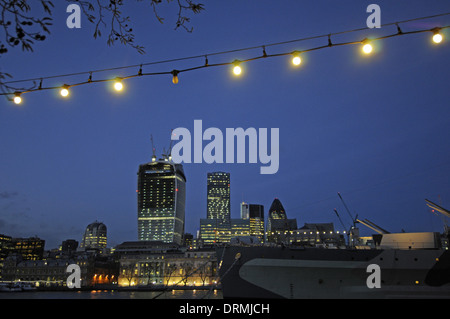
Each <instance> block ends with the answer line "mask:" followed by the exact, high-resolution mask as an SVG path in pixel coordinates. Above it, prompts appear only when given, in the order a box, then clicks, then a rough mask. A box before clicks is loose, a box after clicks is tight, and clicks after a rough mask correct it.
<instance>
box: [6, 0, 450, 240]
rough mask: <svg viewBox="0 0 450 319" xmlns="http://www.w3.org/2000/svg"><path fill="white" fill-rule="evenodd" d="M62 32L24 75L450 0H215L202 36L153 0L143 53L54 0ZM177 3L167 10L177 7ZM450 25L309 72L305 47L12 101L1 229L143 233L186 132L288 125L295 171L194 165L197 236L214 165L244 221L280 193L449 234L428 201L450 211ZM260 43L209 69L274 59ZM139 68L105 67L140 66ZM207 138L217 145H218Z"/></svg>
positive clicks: (391, 15) (30, 60)
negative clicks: (252, 207) (154, 174)
mask: <svg viewBox="0 0 450 319" xmlns="http://www.w3.org/2000/svg"><path fill="white" fill-rule="evenodd" d="M54 2H55V3H56V7H55V8H54V21H53V26H52V28H51V31H52V33H51V35H50V36H49V37H48V39H47V40H45V41H43V42H39V43H36V45H35V47H34V52H33V53H28V52H22V51H21V50H20V49H16V50H10V52H9V53H8V54H6V55H3V56H2V57H1V58H0V59H1V60H0V67H1V71H2V72H8V73H11V74H12V75H13V76H14V80H19V79H28V78H39V77H45V76H51V75H59V74H67V73H73V72H80V71H86V74H85V75H82V76H78V77H68V78H63V79H54V80H48V82H46V83H44V84H46V85H51V84H55V85H62V84H64V83H65V82H69V83H71V82H78V81H84V80H86V79H87V76H88V72H89V71H91V70H98V69H104V68H113V67H120V66H127V65H139V64H141V63H149V62H155V61H162V60H169V59H177V58H183V57H189V56H197V55H205V54H208V53H214V52H220V51H227V50H234V49H240V48H246V47H253V46H259V47H261V46H262V45H265V44H270V43H276V42H282V41H289V40H293V39H300V38H304V37H310V36H316V35H323V34H329V33H334V32H340V31H346V30H352V29H357V28H364V27H366V18H367V17H368V15H369V13H366V8H367V6H368V5H369V4H370V3H377V4H378V5H380V7H381V20H382V21H381V22H382V23H383V24H384V23H390V22H396V21H401V20H407V19H412V18H418V17H423V16H429V15H435V14H440V13H446V12H450V3H449V2H448V1H441V0H428V1H411V0H408V1H406V0H405V1H403V0H402V1H376V2H374V1H339V2H337V1H322V0H321V1H284V0H283V1H265V0H263V1H238V0H232V1H205V9H206V10H205V11H203V12H202V13H200V14H198V15H195V16H192V20H191V23H190V24H189V26H193V27H194V31H193V32H192V33H188V32H186V31H184V30H183V29H178V30H174V25H175V18H176V11H175V10H174V9H175V6H174V4H173V5H171V6H167V5H165V4H163V5H162V9H163V10H162V11H161V13H160V14H161V15H162V16H163V17H165V22H164V24H160V23H159V22H158V21H157V20H156V19H155V17H154V15H153V12H152V11H151V8H150V7H149V6H148V5H145V1H144V2H139V3H135V4H132V5H131V3H134V1H130V6H128V7H127V8H128V9H129V10H130V11H129V12H128V11H127V12H126V13H125V14H128V15H130V18H131V20H132V23H131V24H132V26H133V29H134V33H135V35H136V43H138V44H139V45H142V46H144V47H145V50H146V53H145V54H144V55H141V54H139V53H138V52H136V50H134V49H132V48H131V47H128V46H123V45H121V44H116V45H114V46H108V45H107V44H106V34H107V30H106V29H104V30H103V34H104V35H103V36H102V37H100V38H98V39H94V38H93V37H92V34H93V32H94V29H93V26H92V25H91V24H90V23H89V22H88V21H87V19H86V18H84V17H83V19H82V27H81V29H68V28H67V26H66V18H67V16H68V14H67V13H66V7H67V3H66V2H65V1H54ZM164 8H165V9H164ZM444 25H450V16H444V17H439V18H434V19H428V20H423V21H416V22H410V23H407V24H404V25H401V27H402V29H403V30H404V31H408V30H414V29H421V28H433V27H436V26H444ZM449 30H450V29H446V38H445V40H444V41H443V43H441V44H440V45H434V44H433V43H431V41H430V38H431V36H432V33H419V34H416V35H407V36H402V37H394V38H390V39H386V40H383V41H379V42H377V43H375V46H376V49H375V52H374V53H373V54H371V55H370V56H363V55H362V54H361V53H360V46H359V45H351V46H341V47H332V48H327V49H325V50H318V51H315V52H310V53H307V54H305V55H304V56H303V63H302V65H301V66H300V67H298V68H293V67H292V65H291V62H290V57H287V56H286V57H275V58H269V59H260V60H256V61H252V62H248V63H246V64H245V65H243V68H244V72H243V75H242V76H240V77H239V78H237V77H234V76H232V74H231V71H230V69H231V68H230V67H229V66H221V67H214V68H206V69H201V70H196V71H192V72H186V73H182V74H180V75H179V83H178V84H177V85H174V84H173V83H172V78H171V76H170V75H164V76H148V77H140V78H134V79H130V80H129V81H126V82H125V86H126V87H125V92H123V93H122V94H115V93H114V92H111V90H110V89H109V88H108V85H109V84H107V83H103V84H102V83H98V84H90V85H84V86H79V87H75V88H73V89H72V90H71V96H70V98H69V99H62V98H61V97H60V96H59V93H58V91H42V92H34V93H29V94H25V95H24V96H23V98H24V102H23V103H22V104H21V105H20V106H19V107H18V106H16V105H15V104H13V103H11V102H9V101H7V100H6V99H5V98H4V97H3V98H1V101H2V102H1V103H0V154H1V156H0V233H3V234H6V235H10V236H13V237H20V236H23V237H30V236H35V235H36V236H38V237H41V238H43V239H45V240H46V248H47V249H51V248H56V247H57V246H58V245H60V244H61V242H62V241H63V240H65V239H69V238H71V239H76V240H78V241H80V242H81V238H82V235H83V233H84V230H85V228H86V226H87V225H88V224H90V223H91V222H93V221H95V220H98V221H101V222H103V223H105V224H106V226H107V228H108V244H109V246H113V245H116V244H119V243H121V242H123V241H130V240H137V196H136V186H137V175H136V173H137V171H138V167H139V165H140V164H143V163H145V162H148V161H150V160H151V155H152V144H151V141H150V136H151V135H153V140H154V143H155V147H156V153H157V155H160V154H161V153H162V151H163V148H166V149H167V148H168V147H169V144H170V132H171V129H175V128H178V127H185V128H187V129H189V130H190V131H191V133H193V129H194V120H202V123H203V129H204V130H205V129H206V128H209V127H216V128H219V129H220V130H222V131H223V132H225V129H226V128H238V127H242V128H244V129H246V128H249V127H254V128H256V129H258V128H269V129H270V128H279V132H280V160H279V161H280V162H279V170H278V172H277V173H276V174H273V175H261V174H260V166H261V163H257V164H206V163H202V164H194V163H192V164H185V165H184V170H185V173H186V177H187V184H186V188H187V191H186V196H187V201H186V232H190V233H192V234H196V232H197V230H198V228H199V223H200V218H206V174H207V173H208V172H213V171H226V172H229V173H230V174H231V216H232V218H238V217H239V213H240V207H239V204H240V202H242V201H245V202H248V203H254V204H262V205H264V207H265V214H266V216H267V212H268V209H269V207H270V204H271V203H272V201H273V199H274V198H275V197H277V198H279V199H280V201H281V202H282V204H283V206H284V208H285V209H286V213H287V216H288V218H296V219H297V222H298V225H299V226H303V224H304V223H314V222H333V223H334V224H335V228H336V229H337V230H344V229H343V227H342V226H341V224H340V222H339V220H338V219H337V217H336V215H335V213H334V211H333V209H334V208H336V209H337V210H338V212H339V213H340V214H341V217H342V219H343V220H344V222H345V223H346V227H349V225H350V218H349V217H348V214H347V212H346V210H345V207H344V205H343V203H342V202H341V201H340V199H339V197H338V195H337V193H338V192H340V193H341V194H342V197H343V198H344V200H345V203H346V204H347V206H348V207H349V209H350V210H351V213H352V214H353V215H355V214H358V217H359V218H360V219H364V218H367V219H369V220H371V221H373V222H375V223H376V224H378V225H380V226H381V227H383V228H385V229H387V230H389V231H391V232H399V231H402V229H403V230H405V231H440V232H441V231H442V230H443V222H442V220H441V217H440V216H436V215H434V214H432V213H431V212H430V209H429V208H428V207H427V206H426V204H425V198H427V199H429V200H431V201H434V202H436V203H440V204H441V205H442V206H443V207H446V208H447V209H448V208H449V207H450V178H449V177H450V147H449V141H450V108H449V106H450V105H449V101H450V90H449V74H450V73H449V71H450V63H449V58H450V31H449ZM395 32H396V27H395V26H386V27H382V28H380V29H373V30H366V31H363V32H358V33H353V34H347V35H345V36H342V37H340V36H336V37H332V40H333V41H335V42H340V41H341V40H342V41H344V40H349V39H352V40H361V39H363V38H364V37H369V36H379V35H387V34H392V33H395ZM326 41H327V39H326V38H322V39H320V40H314V41H304V42H298V43H289V44H285V45H281V46H273V47H267V48H266V51H267V53H268V54H273V53H280V52H290V51H294V50H301V49H305V48H310V47H314V46H317V45H323V44H326ZM261 53H262V50H261V49H260V48H258V49H255V50H250V51H242V52H235V53H230V54H226V55H220V56H210V57H209V58H208V59H209V63H211V64H212V63H221V62H231V61H233V60H235V59H241V60H243V59H246V58H250V57H255V56H260V55H261ZM203 63H204V59H203V58H199V59H197V60H188V61H180V62H176V63H167V64H158V65H154V66H146V67H144V72H158V71H170V70H172V69H183V68H188V67H192V66H198V65H202V64H203ZM137 71H138V68H136V69H135V70H134V69H127V70H122V71H117V72H110V73H107V72H105V73H104V74H99V75H96V76H98V77H110V78H113V77H115V76H123V75H127V74H130V73H137ZM204 145H206V142H205V143H204ZM360 227H361V231H362V234H363V235H369V234H372V233H373V232H372V231H371V230H369V229H367V228H365V226H363V225H361V226H360Z"/></svg>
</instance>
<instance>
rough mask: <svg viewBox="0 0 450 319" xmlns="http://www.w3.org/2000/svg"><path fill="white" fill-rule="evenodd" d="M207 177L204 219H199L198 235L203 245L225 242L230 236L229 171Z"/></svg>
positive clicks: (210, 174)
mask: <svg viewBox="0 0 450 319" xmlns="http://www.w3.org/2000/svg"><path fill="white" fill-rule="evenodd" d="M207 177H208V179H207V194H206V196H207V201H206V219H200V237H201V239H202V241H203V243H204V244H205V245H212V244H217V243H226V242H229V241H230V236H231V218H230V216H231V214H230V173H224V172H214V173H208V175H207Z"/></svg>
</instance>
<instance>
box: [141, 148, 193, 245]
mask: <svg viewBox="0 0 450 319" xmlns="http://www.w3.org/2000/svg"><path fill="white" fill-rule="evenodd" d="M137 174H138V187H137V200H138V239H139V240H150V241H162V242H165V243H177V244H181V242H182V238H183V233H184V221H185V216H184V214H185V200H186V177H185V175H184V171H183V166H182V165H181V164H175V163H173V162H172V161H171V159H170V157H164V158H163V159H160V160H156V157H155V156H153V158H152V161H151V162H149V163H146V164H142V165H140V166H139V171H138V173H137Z"/></svg>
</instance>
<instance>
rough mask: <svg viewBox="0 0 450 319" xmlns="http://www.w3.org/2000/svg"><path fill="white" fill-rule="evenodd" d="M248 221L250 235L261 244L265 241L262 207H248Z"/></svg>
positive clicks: (250, 205) (254, 205) (253, 205)
mask: <svg viewBox="0 0 450 319" xmlns="http://www.w3.org/2000/svg"><path fill="white" fill-rule="evenodd" d="M248 211H249V212H248V215H249V219H250V235H251V236H255V237H258V239H259V240H260V242H261V243H263V242H264V241H265V238H264V237H265V236H264V233H265V231H264V206H263V205H257V204H249V205H248Z"/></svg>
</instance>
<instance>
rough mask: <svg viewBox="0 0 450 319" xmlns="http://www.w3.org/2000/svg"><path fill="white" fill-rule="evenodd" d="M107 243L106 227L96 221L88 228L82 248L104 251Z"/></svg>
mask: <svg viewBox="0 0 450 319" xmlns="http://www.w3.org/2000/svg"><path fill="white" fill-rule="evenodd" d="M106 243H107V234H106V226H105V224H103V223H100V222H98V221H95V222H93V223H91V224H89V225H88V226H87V227H86V231H85V232H84V235H83V239H82V241H81V245H80V248H84V249H103V248H106Z"/></svg>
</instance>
